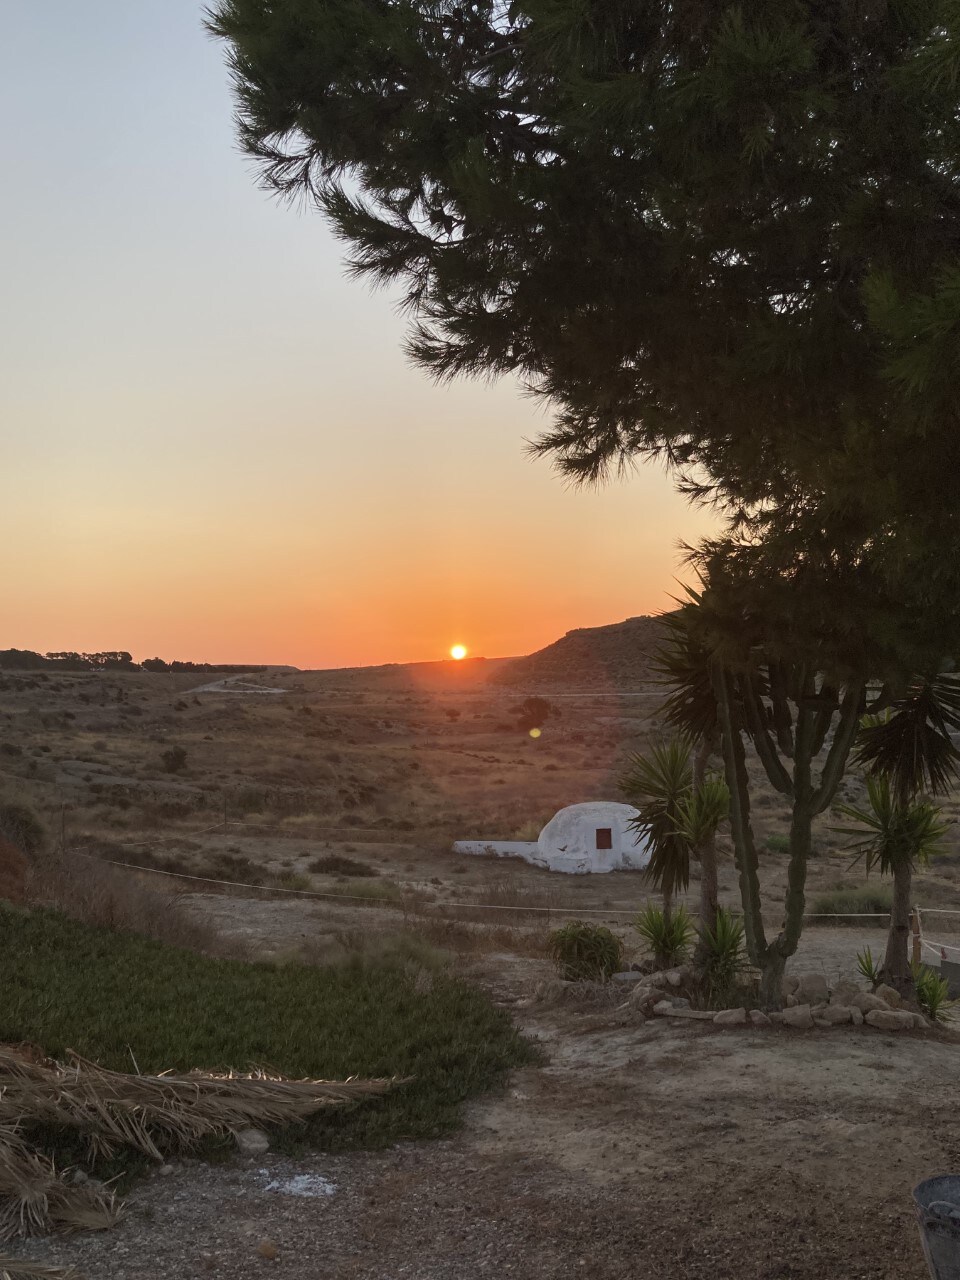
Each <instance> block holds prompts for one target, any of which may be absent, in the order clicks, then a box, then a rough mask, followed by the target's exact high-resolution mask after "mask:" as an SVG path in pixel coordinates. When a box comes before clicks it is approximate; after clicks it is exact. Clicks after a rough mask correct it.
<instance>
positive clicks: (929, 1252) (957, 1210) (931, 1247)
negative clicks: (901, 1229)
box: [913, 1173, 960, 1280]
mask: <svg viewBox="0 0 960 1280" xmlns="http://www.w3.org/2000/svg"><path fill="white" fill-rule="evenodd" d="M913 1204H914V1210H915V1212H916V1215H917V1226H918V1227H919V1228H920V1240H921V1242H922V1244H923V1253H924V1257H925V1258H926V1259H927V1266H928V1267H929V1268H930V1275H931V1276H932V1277H933V1280H960V1175H958V1174H955V1173H945V1174H941V1175H940V1176H939V1177H937V1178H927V1180H926V1181H925V1182H921V1183H920V1185H919V1186H917V1187H914V1189H913Z"/></svg>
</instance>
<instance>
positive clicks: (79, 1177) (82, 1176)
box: [69, 1169, 90, 1187]
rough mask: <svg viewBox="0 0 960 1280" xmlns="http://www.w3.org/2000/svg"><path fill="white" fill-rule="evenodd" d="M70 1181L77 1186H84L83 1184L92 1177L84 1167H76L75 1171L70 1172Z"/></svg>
mask: <svg viewBox="0 0 960 1280" xmlns="http://www.w3.org/2000/svg"><path fill="white" fill-rule="evenodd" d="M69 1181H70V1183H71V1184H72V1185H73V1186H75V1187H82V1186H83V1184H84V1183H85V1182H89V1181H90V1179H89V1177H88V1175H87V1174H86V1173H84V1171H83V1170H82V1169H74V1170H73V1172H72V1173H71V1174H70V1178H69Z"/></svg>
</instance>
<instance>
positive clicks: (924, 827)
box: [837, 775, 948, 991]
mask: <svg viewBox="0 0 960 1280" xmlns="http://www.w3.org/2000/svg"><path fill="white" fill-rule="evenodd" d="M867 794H868V798H869V802H870V807H869V809H855V808H853V807H851V806H850V805H841V806H840V812H841V813H842V814H844V815H845V816H846V817H848V818H853V819H854V821H856V822H858V823H859V824H860V825H859V826H857V827H839V828H837V830H838V832H839V833H840V834H841V835H847V836H851V837H853V839H852V842H851V844H850V845H849V846H848V847H849V848H850V849H851V850H853V851H854V852H855V853H856V855H857V860H859V859H860V858H863V860H864V863H865V865H866V869H867V874H868V875H869V873H870V872H871V871H872V870H873V869H874V867H876V868H877V869H878V870H879V871H880V874H881V875H890V876H892V877H893V903H892V906H891V909H890V930H889V933H888V934H887V951H886V955H885V956H884V960H883V966H882V969H881V973H882V974H883V977H884V980H885V981H886V982H888V983H890V985H891V986H894V987H897V988H898V990H901V991H903V990H909V988H910V986H911V984H912V981H913V976H912V972H911V968H910V958H909V953H908V948H907V943H908V941H909V933H910V888H911V881H912V876H913V870H914V868H915V867H924V866H926V865H927V864H928V863H929V861H930V859H931V858H932V857H934V856H935V855H936V854H937V853H939V852H940V851H941V846H940V840H941V837H942V836H943V833H944V832H945V831H946V829H947V826H948V824H947V823H946V822H944V821H942V819H941V811H940V809H938V808H937V806H936V805H933V804H931V803H930V802H929V801H928V800H908V801H900V800H898V799H897V798H896V796H895V795H894V792H893V788H892V787H891V785H890V780H889V778H888V777H887V776H886V775H879V776H876V777H868V778H867Z"/></svg>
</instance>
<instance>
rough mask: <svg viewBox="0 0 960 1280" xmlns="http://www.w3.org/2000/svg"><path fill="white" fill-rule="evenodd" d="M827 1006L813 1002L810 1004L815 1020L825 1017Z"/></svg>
mask: <svg viewBox="0 0 960 1280" xmlns="http://www.w3.org/2000/svg"><path fill="white" fill-rule="evenodd" d="M826 1008H827V1006H826V1005H825V1004H812V1005H811V1006H810V1013H811V1015H812V1017H813V1019H814V1021H816V1019H817V1018H822V1017H823V1015H824V1012H825V1010H826Z"/></svg>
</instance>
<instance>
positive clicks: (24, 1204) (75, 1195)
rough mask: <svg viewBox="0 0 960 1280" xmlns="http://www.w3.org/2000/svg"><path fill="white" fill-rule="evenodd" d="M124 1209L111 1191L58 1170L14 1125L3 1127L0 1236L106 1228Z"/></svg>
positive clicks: (0, 1136)
mask: <svg viewBox="0 0 960 1280" xmlns="http://www.w3.org/2000/svg"><path fill="white" fill-rule="evenodd" d="M120 1213H121V1209H120V1206H119V1204H118V1203H117V1200H116V1197H115V1196H114V1195H113V1193H112V1192H111V1191H105V1190H104V1189H103V1188H101V1187H99V1186H95V1187H94V1186H89V1185H88V1184H86V1183H81V1184H80V1185H79V1186H76V1185H72V1184H69V1183H67V1182H65V1181H64V1180H63V1178H62V1177H60V1176H58V1174H57V1171H56V1169H55V1167H54V1164H53V1161H52V1160H50V1159H49V1158H48V1157H46V1156H42V1155H40V1154H38V1153H37V1152H36V1151H33V1150H32V1149H31V1148H30V1147H29V1146H28V1145H27V1144H26V1142H25V1141H24V1140H23V1137H22V1135H21V1133H20V1132H19V1131H18V1130H17V1129H16V1128H15V1127H13V1126H9V1125H8V1126H4V1127H2V1128H0V1240H14V1239H16V1238H17V1237H18V1236H29V1235H38V1234H39V1233H40V1232H44V1231H51V1230H53V1231H102V1230H104V1229H105V1228H107V1227H112V1226H113V1225H114V1223H116V1222H117V1220H118V1219H119V1217H120Z"/></svg>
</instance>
